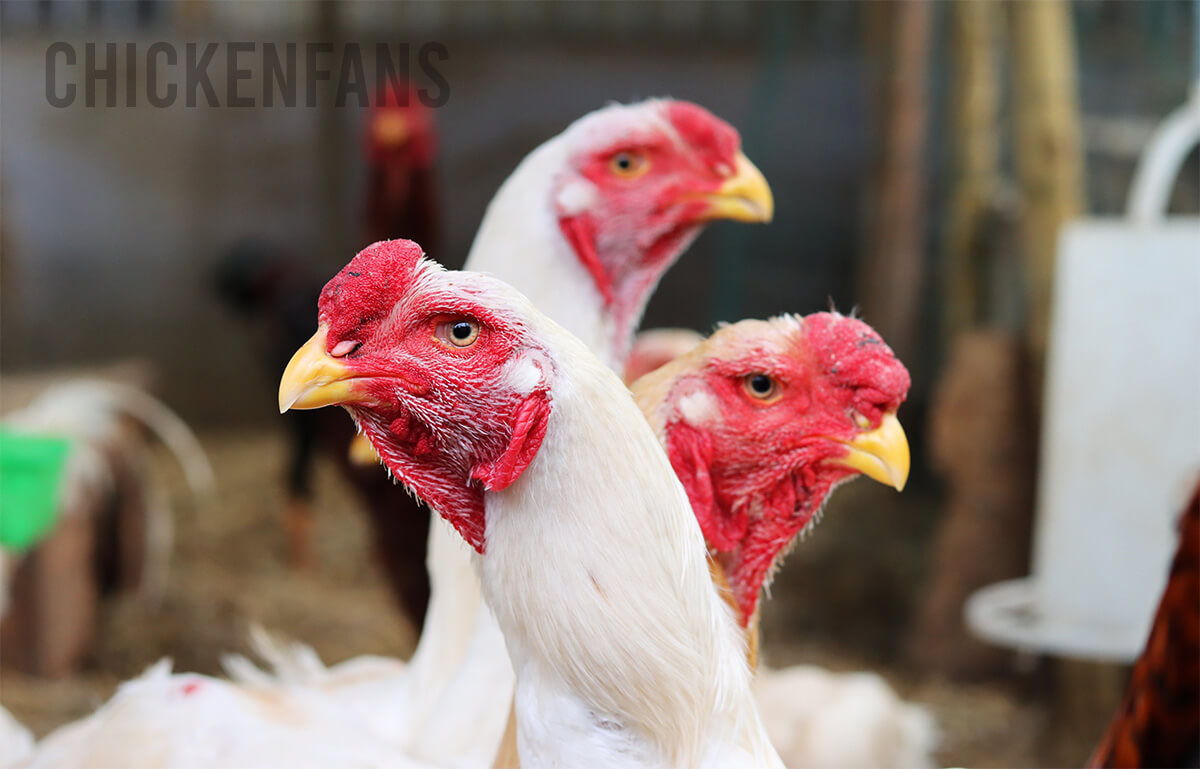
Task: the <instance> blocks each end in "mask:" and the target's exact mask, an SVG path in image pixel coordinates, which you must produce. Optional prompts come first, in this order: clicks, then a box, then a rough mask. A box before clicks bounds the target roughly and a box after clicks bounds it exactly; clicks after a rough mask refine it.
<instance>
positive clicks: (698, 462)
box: [666, 422, 746, 550]
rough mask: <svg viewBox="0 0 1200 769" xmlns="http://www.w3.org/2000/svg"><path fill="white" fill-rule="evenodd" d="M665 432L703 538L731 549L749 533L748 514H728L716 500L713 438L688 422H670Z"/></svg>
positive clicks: (674, 463)
mask: <svg viewBox="0 0 1200 769" xmlns="http://www.w3.org/2000/svg"><path fill="white" fill-rule="evenodd" d="M666 432H667V456H668V457H669V458H670V460H671V467H672V468H674V470H675V475H676V476H678V477H679V481H680V482H681V483H682V484H683V488H684V490H685V491H686V492H687V495H688V501H690V502H691V503H692V511H693V512H694V513H695V514H696V521H697V522H698V523H699V524H700V530H701V531H702V532H704V539H705V540H707V542H708V544H709V545H710V546H711V547H715V548H716V549H717V550H732V549H733V548H734V547H735V546H736V545H737V544H738V543H739V542H740V541H741V539H742V536H743V535H745V533H746V517H745V515H725V514H724V513H723V512H722V510H721V506H720V504H719V503H718V501H717V497H716V490H715V489H714V488H713V482H712V476H711V474H710V472H709V468H710V467H711V465H712V460H713V448H712V439H711V438H710V437H709V435H708V433H707V432H704V431H703V430H697V429H696V428H695V427H692V426H691V425H689V424H687V423H686V422H674V423H671V424H668V425H667V428H666Z"/></svg>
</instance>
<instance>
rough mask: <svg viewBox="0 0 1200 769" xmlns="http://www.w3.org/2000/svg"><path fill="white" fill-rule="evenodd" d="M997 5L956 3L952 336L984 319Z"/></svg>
mask: <svg viewBox="0 0 1200 769" xmlns="http://www.w3.org/2000/svg"><path fill="white" fill-rule="evenodd" d="M999 12H1000V7H999V6H997V5H995V4H993V3H987V2H978V0H956V2H955V3H954V6H953V7H952V8H951V12H950V13H951V28H950V50H951V61H952V65H953V74H952V81H951V104H950V109H951V115H950V131H951V133H950V141H951V143H952V148H953V149H952V152H953V159H954V163H953V174H954V181H953V189H952V191H951V201H950V222H949V226H948V228H947V235H946V269H945V284H944V290H945V295H946V306H945V316H944V319H943V320H944V332H945V335H946V339H947V340H950V341H952V340H953V339H954V338H955V337H956V336H957V335H959V334H961V333H962V332H964V331H966V330H968V329H970V328H972V327H974V326H975V325H976V324H978V323H979V322H980V321H982V320H984V318H983V317H982V314H983V312H984V307H983V305H984V301H983V294H984V291H985V287H984V286H985V282H986V273H985V271H984V269H983V265H982V262H983V260H984V258H985V255H986V253H987V252H988V251H989V250H990V249H988V248H987V244H986V243H984V242H983V240H984V232H985V231H986V229H987V228H986V223H987V220H988V217H989V216H990V211H991V208H992V205H993V203H994V200H995V197H996V195H997V191H998V190H999V188H1000V176H999V170H998V165H999V138H998V136H997V132H996V121H997V114H998V110H999V106H998V92H999V89H998V88H997V75H998V73H997V67H996V54H997V51H996V42H997V31H998V29H997V28H998V18H999Z"/></svg>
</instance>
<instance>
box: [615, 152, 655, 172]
mask: <svg viewBox="0 0 1200 769" xmlns="http://www.w3.org/2000/svg"><path fill="white" fill-rule="evenodd" d="M608 166H609V168H610V169H611V170H612V172H613V173H614V174H616V175H617V176H619V177H621V178H623V179H636V178H637V177H639V176H641V175H642V174H644V173H646V172H647V171H649V170H650V162H649V160H647V158H646V155H645V153H642V152H633V151H622V152H618V153H616V154H615V155H613V156H612V159H611V160H609V161H608Z"/></svg>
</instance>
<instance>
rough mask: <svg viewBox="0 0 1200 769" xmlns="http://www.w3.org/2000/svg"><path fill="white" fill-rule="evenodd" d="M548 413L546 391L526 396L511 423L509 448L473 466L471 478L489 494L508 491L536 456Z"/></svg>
mask: <svg viewBox="0 0 1200 769" xmlns="http://www.w3.org/2000/svg"><path fill="white" fill-rule="evenodd" d="M550 411H551V406H550V394H549V393H548V392H546V391H545V390H541V391H536V392H533V393H531V394H529V395H528V396H526V397H525V400H524V401H523V402H522V403H521V405H520V407H519V408H518V409H517V413H516V417H515V419H514V420H513V433H512V438H510V439H509V441H508V446H507V447H506V448H505V449H504V451H503V452H501V454H500V456H498V457H496V458H495V459H491V460H487V461H484V462H480V463H479V464H477V465H475V467H474V468H473V469H472V470H471V477H472V478H474V479H475V480H477V481H479V482H481V483H482V484H483V487H484V488H485V489H487V490H488V491H503V490H504V489H506V488H508V487H509V486H510V485H511V484H512V483H513V481H515V480H517V478H519V477H521V473H523V472H525V468H526V467H529V463H530V462H532V461H533V458H534V457H536V456H537V453H538V449H539V448H541V446H542V440H543V439H544V438H545V437H546V425H547V424H548V423H549V421H550Z"/></svg>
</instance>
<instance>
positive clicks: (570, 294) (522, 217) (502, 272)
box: [463, 135, 619, 368]
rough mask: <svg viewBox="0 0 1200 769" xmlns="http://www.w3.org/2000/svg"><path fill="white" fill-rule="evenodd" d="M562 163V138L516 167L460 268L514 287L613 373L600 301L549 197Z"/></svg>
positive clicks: (608, 325)
mask: <svg viewBox="0 0 1200 769" xmlns="http://www.w3.org/2000/svg"><path fill="white" fill-rule="evenodd" d="M567 156H568V147H567V143H566V141H565V140H564V138H563V137H562V136H561V135H560V136H558V137H556V138H554V139H551V140H550V141H547V142H546V143H545V144H543V145H541V146H540V147H538V148H537V149H536V150H534V151H533V152H531V153H530V154H529V155H527V156H526V157H525V159H524V160H522V161H521V164H520V165H519V166H517V168H516V170H514V171H513V172H512V174H511V175H510V176H509V177H508V179H507V180H506V181H505V182H504V184H503V185H501V187H500V189H499V190H498V191H497V192H496V196H495V197H494V198H492V202H491V203H490V204H488V208H487V213H485V214H484V217H483V223H482V224H481V225H480V226H479V232H478V233H476V235H475V242H474V243H473V244H472V245H471V251H470V253H469V254H468V255H467V262H466V265H465V266H464V268H463V269H467V270H472V271H475V272H486V273H489V274H491V275H495V276H496V277H497V278H500V279H501V280H503V281H504V282H506V283H508V284H509V285H511V286H513V287H514V288H516V289H517V290H518V291H520V292H521V293H523V294H525V295H526V296H528V297H529V298H530V299H531V300H533V301H534V303H535V304H536V305H537V308H538V309H539V310H541V311H542V312H543V313H545V314H546V315H549V316H550V317H551V318H554V319H555V320H556V321H558V323H559V325H561V326H563V327H564V328H566V329H567V330H568V331H570V332H571V333H572V334H574V335H575V336H577V337H579V338H580V340H581V341H582V342H583V343H584V344H585V345H587V346H588V348H589V349H590V350H592V351H593V352H594V353H595V354H596V355H598V356H599V357H600V359H601V360H602V361H603V362H604V363H605V364H607V365H609V366H611V367H614V368H617V367H618V363H619V362H618V361H617V360H615V359H614V357H613V356H614V351H613V328H612V321H611V319H610V318H609V316H608V314H607V313H606V312H605V308H604V299H603V297H601V296H600V294H599V292H598V291H596V288H595V284H594V283H593V281H592V277H591V276H590V275H589V274H588V272H587V270H586V269H584V267H583V265H582V264H581V263H580V261H579V258H578V257H577V256H576V254H575V252H574V250H573V249H572V248H571V245H570V243H568V242H567V240H566V238H564V237H563V234H562V232H561V231H560V230H559V227H558V214H557V212H556V211H555V209H554V202H553V199H552V198H553V196H552V194H551V192H552V190H553V189H554V187H555V184H556V182H557V180H558V179H557V175H556V173H555V169H562V168H567V167H568V157H567Z"/></svg>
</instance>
